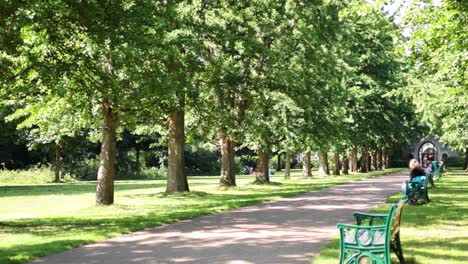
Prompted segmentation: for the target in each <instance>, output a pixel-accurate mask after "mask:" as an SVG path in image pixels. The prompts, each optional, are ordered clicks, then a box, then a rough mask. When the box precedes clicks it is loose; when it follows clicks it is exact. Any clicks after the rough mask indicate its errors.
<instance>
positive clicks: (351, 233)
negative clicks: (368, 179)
mask: <svg viewBox="0 0 468 264" xmlns="http://www.w3.org/2000/svg"><path fill="white" fill-rule="evenodd" d="M407 199H408V198H407V197H406V196H405V197H403V198H402V199H401V200H400V201H399V202H398V204H395V205H392V207H391V208H390V211H389V212H388V214H367V213H354V214H353V215H354V217H355V218H356V225H345V224H338V228H339V229H340V264H357V263H376V264H390V263H391V261H390V259H391V257H390V253H391V252H394V253H395V254H396V255H397V257H398V260H399V261H400V263H405V259H404V257H403V250H402V249H401V242H400V221H401V214H402V212H403V206H404V205H405V202H406V201H407ZM366 261H367V262H366Z"/></svg>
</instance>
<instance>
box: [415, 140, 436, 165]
mask: <svg viewBox="0 0 468 264" xmlns="http://www.w3.org/2000/svg"><path fill="white" fill-rule="evenodd" d="M431 159H432V160H436V159H437V148H436V146H435V145H434V144H433V143H431V142H429V141H428V142H425V143H424V144H422V145H421V147H420V148H419V162H420V163H421V165H422V166H423V167H424V168H427V166H428V165H429V164H430V162H429V160H431Z"/></svg>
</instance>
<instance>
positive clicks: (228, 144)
mask: <svg viewBox="0 0 468 264" xmlns="http://www.w3.org/2000/svg"><path fill="white" fill-rule="evenodd" d="M218 139H219V145H220V148H221V177H220V180H219V185H220V186H228V187H232V186H236V170H235V162H234V158H235V155H236V153H235V142H234V140H233V139H232V137H230V136H227V135H226V134H224V133H223V132H221V130H218Z"/></svg>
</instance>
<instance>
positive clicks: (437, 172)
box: [431, 161, 445, 180]
mask: <svg viewBox="0 0 468 264" xmlns="http://www.w3.org/2000/svg"><path fill="white" fill-rule="evenodd" d="M440 163H441V162H440V161H433V162H432V164H431V166H432V172H433V174H434V176H435V178H437V180H439V179H440V178H441V177H442V174H443V173H444V171H445V164H444V163H442V165H441V164H440Z"/></svg>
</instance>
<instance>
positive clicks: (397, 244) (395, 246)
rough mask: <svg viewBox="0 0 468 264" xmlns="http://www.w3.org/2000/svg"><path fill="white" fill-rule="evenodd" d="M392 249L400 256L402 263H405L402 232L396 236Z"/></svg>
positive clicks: (399, 259)
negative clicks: (401, 238) (401, 239)
mask: <svg viewBox="0 0 468 264" xmlns="http://www.w3.org/2000/svg"><path fill="white" fill-rule="evenodd" d="M391 248H392V251H393V252H395V254H396V255H397V257H398V261H399V262H400V264H405V263H406V262H405V258H404V257H403V249H402V248H401V241H400V233H399V232H398V234H397V235H396V237H395V241H394V242H393V243H392V244H391Z"/></svg>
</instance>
